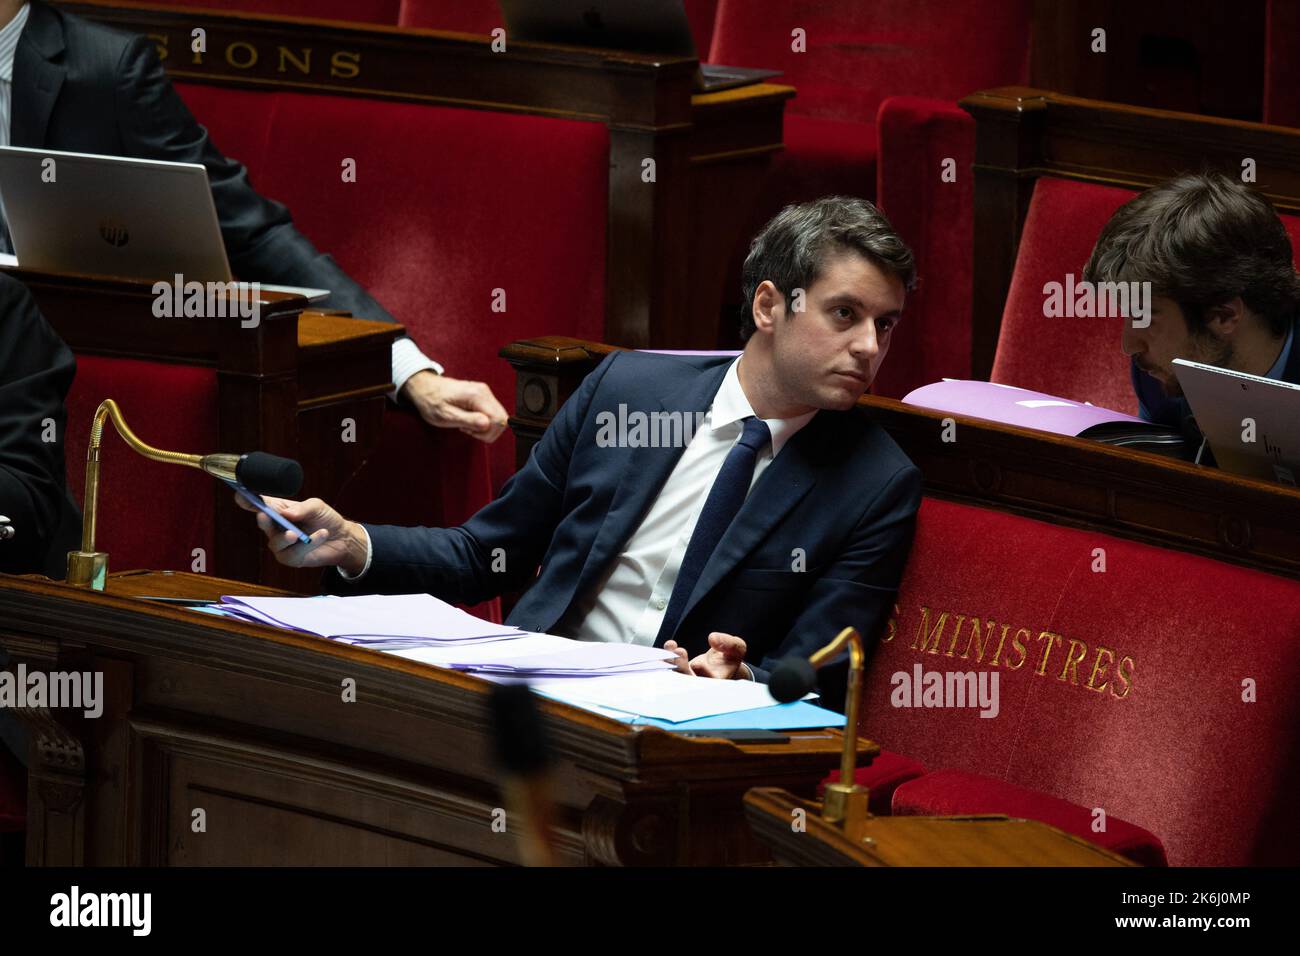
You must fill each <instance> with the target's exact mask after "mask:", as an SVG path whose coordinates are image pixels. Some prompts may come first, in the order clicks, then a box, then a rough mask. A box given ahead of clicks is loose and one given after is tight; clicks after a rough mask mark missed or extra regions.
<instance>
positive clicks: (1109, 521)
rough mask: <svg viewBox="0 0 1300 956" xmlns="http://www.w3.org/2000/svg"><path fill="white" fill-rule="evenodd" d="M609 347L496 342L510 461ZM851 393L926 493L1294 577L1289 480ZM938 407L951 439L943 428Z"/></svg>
mask: <svg viewBox="0 0 1300 956" xmlns="http://www.w3.org/2000/svg"><path fill="white" fill-rule="evenodd" d="M613 350H614V349H613V347H612V346H609V345H605V344H603V343H597V342H584V341H581V340H579V339H572V338H567V337H564V336H547V337H543V338H537V339H529V340H526V341H521V342H516V343H514V344H512V345H510V346H509V347H507V348H505V349H503V350H502V353H501V354H502V356H503V357H505V358H506V359H507V361H509V362H510V363H511V365H513V366H514V368H515V375H516V378H515V381H516V393H515V408H516V411H515V415H514V417H513V418H511V421H510V425H511V428H512V429H514V431H515V437H516V444H515V447H516V450H517V454H518V463H519V464H520V465H521V466H522V464H523V462H524V461H526V460H527V456H528V453H529V451H531V449H532V446H533V445H534V444H536V443H537V441H539V440H540V439H541V436H542V433H543V432H544V431H545V430H546V426H547V425H548V424H549V423H550V421H551V419H552V418H553V417H554V416H555V413H556V411H558V410H559V407H560V405H562V404H563V403H564V401H565V400H566V399H567V398H568V397H569V396H570V395H571V394H572V393H573V391H574V390H575V389H576V388H577V387H578V385H579V384H580V383H581V382H582V379H583V377H585V376H586V374H587V373H588V372H589V371H591V369H593V368H595V367H596V365H597V364H598V363H599V362H600V360H601V359H602V358H604V357H605V356H606V355H608V354H609V353H610V352H611V351H613ZM858 404H859V407H860V408H861V409H862V411H863V413H864V414H866V415H868V416H870V417H871V418H873V419H875V420H876V421H878V422H879V423H880V424H881V426H882V427H884V429H885V430H886V431H887V432H889V434H890V436H891V437H892V438H893V439H894V440H895V441H896V442H898V444H899V446H900V447H901V448H902V449H903V451H904V452H905V453H906V454H907V456H908V457H909V458H910V459H911V460H912V461H913V462H915V463H916V465H917V467H919V468H920V469H921V472H922V475H923V476H924V479H925V493H926V494H927V495H931V496H936V497H942V498H951V499H954V500H959V501H965V502H968V503H970V504H976V505H982V506H984V507H990V508H996V509H998V510H1002V511H1011V512H1015V513H1017V514H1023V515H1026V516H1028V517H1032V518H1040V519H1042V520H1045V521H1052V522H1055V523H1057V524H1066V525H1072V526H1075V527H1084V528H1095V529H1097V530H1100V531H1104V532H1106V533H1108V534H1114V535H1118V536H1119V537H1124V538H1131V539H1134V540H1139V541H1145V542H1147V543H1150V544H1155V545H1159V546H1162V547H1172V548H1178V549H1180V550H1184V551H1191V552H1194V553H1197V554H1202V555H1206V556H1208V557H1213V558H1217V559H1219V560H1222V561H1230V562H1232V563H1234V564H1241V565H1246V566H1248V567H1254V568H1258V569H1260V570H1264V571H1270V572H1272V573H1274V574H1281V575H1285V576H1287V577H1292V578H1300V489H1296V488H1290V487H1287V486H1285V485H1280V484H1269V483H1265V482H1261V481H1256V480H1254V479H1251V478H1243V477H1241V476H1239V475H1233V474H1230V473H1227V472H1224V471H1221V470H1219V469H1217V468H1206V467H1202V466H1199V465H1192V464H1188V463H1186V462H1182V461H1176V460H1174V459H1170V458H1164V457H1161V456H1159V455H1153V454H1148V453H1146V452H1140V451H1133V450H1130V449H1127V448H1118V447H1115V446H1113V445H1105V444H1102V443H1100V442H1093V441H1088V440H1086V439H1081V438H1067V437H1065V436H1062V435H1052V434H1049V433H1047V432H1039V431H1033V430H1032V429H1027V428H1017V427H1015V426H1011V425H1001V424H997V423H995V422H986V421H981V420H979V419H975V418H967V417H965V416H960V415H948V414H945V413H943V412H936V411H931V410H929V409H924V408H918V407H916V406H912V405H906V404H904V403H902V402H899V401H896V400H894V399H889V398H880V397H877V396H874V395H866V396H863V398H862V399H861V400H860V401H859V403H858ZM948 418H951V419H952V420H953V421H954V422H955V423H956V428H957V432H956V434H957V435H958V436H959V440H957V441H945V440H944V438H943V434H944V425H943V423H944V420H945V419H948Z"/></svg>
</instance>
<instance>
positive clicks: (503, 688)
mask: <svg viewBox="0 0 1300 956" xmlns="http://www.w3.org/2000/svg"><path fill="white" fill-rule="evenodd" d="M488 708H489V709H490V710H491V712H492V736H493V739H494V742H495V745H496V755H497V763H498V764H500V766H501V769H502V770H504V771H505V772H506V773H507V774H509V775H511V776H519V777H527V776H531V775H532V774H535V773H537V772H539V771H541V770H542V769H544V768H545V767H546V764H547V762H548V760H549V748H548V746H547V742H546V731H545V729H544V726H543V724H542V715H541V714H540V713H538V711H537V701H536V698H535V697H534V696H533V692H532V691H531V690H529V689H528V685H527V684H497V685H496V686H494V687H493V688H492V693H491V695H490V697H489V700H488Z"/></svg>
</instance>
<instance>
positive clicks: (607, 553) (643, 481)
mask: <svg viewBox="0 0 1300 956" xmlns="http://www.w3.org/2000/svg"><path fill="white" fill-rule="evenodd" d="M727 368H728V365H726V364H723V365H720V366H716V367H714V368H709V369H706V370H705V371H703V372H701V373H700V374H699V375H697V376H696V377H695V379H694V381H692V382H691V383H690V385H688V386H687V387H686V388H685V389H681V390H679V391H677V392H674V393H671V394H670V395H662V394H661V395H657V396H655V397H654V398H653V399H652V401H651V402H650V403H647V405H646V407H645V408H644V409H636V410H637V411H642V410H644V411H646V412H655V411H670V412H681V413H684V414H690V415H694V414H696V413H697V412H705V411H708V409H709V406H711V405H712V404H713V397H714V396H715V395H716V394H717V393H718V388H719V387H720V386H721V385H722V379H723V376H725V375H726V372H727ZM683 451H685V447H684V446H683V447H680V448H647V447H642V448H634V449H631V450H630V452H629V454H628V456H627V464H626V467H624V469H623V474H622V476H621V477H620V478H619V483H618V487H617V488H616V489H615V490H614V496H613V498H612V499H611V500H610V505H609V510H608V511H607V512H606V513H605V520H604V521H603V522H602V523H601V526H600V530H599V531H598V532H597V533H596V537H595V539H594V541H593V542H592V547H591V551H590V552H588V554H587V561H586V563H585V564H584V565H583V568H582V573H581V574H580V575H579V576H578V581H577V582H576V583H575V585H576V586H575V588H574V592H573V594H571V595H569V599H568V601H566V602H565V607H566V608H567V606H568V604H569V603H571V602H572V600H573V596H574V594H584V593H586V591H587V589H589V588H590V587H592V586H593V585H594V584H595V582H596V579H597V578H598V577H599V576H600V574H601V572H602V571H604V570H605V569H606V568H607V567H608V566H609V562H610V561H611V560H612V559H613V558H614V557H615V556H616V555H617V554H618V553H619V551H620V550H621V549H622V548H623V546H624V545H625V544H626V543H627V541H628V539H629V538H630V537H631V536H632V534H633V533H634V532H635V531H636V529H637V527H638V526H639V525H640V524H641V521H642V519H643V518H644V517H645V515H646V512H647V511H649V510H650V505H651V503H652V502H653V501H654V500H655V498H656V496H658V494H659V490H660V489H661V488H663V486H664V482H666V481H667V480H668V476H669V475H670V474H672V470H673V468H674V467H675V466H676V464H677V462H678V461H679V460H680V459H681V457H682V452H683Z"/></svg>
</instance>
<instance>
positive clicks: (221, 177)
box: [117, 37, 395, 322]
mask: <svg viewBox="0 0 1300 956" xmlns="http://www.w3.org/2000/svg"><path fill="white" fill-rule="evenodd" d="M117 77H118V79H117V115H118V129H119V135H120V136H121V138H122V143H121V149H122V153H123V154H124V155H127V156H134V157H138V158H142V159H161V160H168V161H170V162H179V163H202V164H203V165H204V166H206V167H207V170H208V180H209V182H210V183H211V185H212V199H213V202H214V203H215V204H216V207H217V217H218V218H219V219H220V220H221V234H222V237H223V238H224V240H225V244H226V254H227V256H228V257H229V259H230V268H231V271H232V272H234V274H235V276H236V277H237V278H240V279H243V280H245V281H248V282H252V281H258V282H267V283H275V284H278V285H296V286H308V287H312V288H319V289H329V290H330V292H331V295H330V297H329V299H327V300H325V301H324V302H323V303H321V306H322V307H325V308H333V309H345V310H347V311H349V312H351V313H352V314H353V315H355V316H357V317H358V318H362V319H375V320H379V321H383V322H393V321H395V320H394V319H393V317H392V316H391V315H389V314H388V312H386V311H385V310H384V308H383V307H382V306H380V305H379V303H378V302H376V301H375V300H374V299H373V298H371V296H370V295H369V294H368V293H367V292H366V291H365V289H363V288H361V286H360V285H358V284H357V283H356V282H354V281H353V280H352V279H351V278H350V277H349V276H348V275H347V273H345V272H344V271H343V270H342V269H340V268H339V266H338V263H336V262H335V261H334V259H333V258H331V257H330V256H329V255H326V254H325V253H322V252H319V251H318V250H317V249H316V247H315V246H313V245H312V244H311V242H309V241H308V240H307V238H306V237H305V236H303V235H302V233H300V232H298V230H297V229H295V228H294V225H293V220H292V218H291V216H290V215H289V210H288V209H286V208H285V207H284V206H283V205H281V204H280V203H278V202H273V201H272V200H269V199H266V198H264V197H263V196H260V195H258V193H257V191H256V190H254V189H253V186H252V184H251V183H250V182H249V181H248V171H247V170H246V169H244V167H243V166H242V165H241V164H240V163H237V162H235V161H234V160H232V159H227V158H226V157H225V156H223V155H221V153H220V152H218V151H217V148H216V147H215V146H214V145H213V144H212V141H211V139H210V138H209V137H208V133H207V130H205V129H204V128H203V127H202V126H200V125H199V124H198V122H197V121H196V120H195V119H194V117H193V115H192V114H191V113H190V111H189V109H188V108H187V107H186V106H185V104H184V103H183V102H182V101H181V98H180V97H179V96H178V95H177V93H176V91H175V90H174V89H173V88H172V84H171V81H170V80H169V79H167V76H166V74H165V73H164V71H163V66H162V63H161V61H160V60H159V59H158V54H157V53H156V52H155V50H154V46H153V42H152V41H151V40H149V39H148V38H146V37H137V38H135V39H134V40H133V41H132V42H131V43H130V44H128V45H127V47H126V49H125V50H124V51H123V54H122V60H121V62H120V63H119V64H118V70H117Z"/></svg>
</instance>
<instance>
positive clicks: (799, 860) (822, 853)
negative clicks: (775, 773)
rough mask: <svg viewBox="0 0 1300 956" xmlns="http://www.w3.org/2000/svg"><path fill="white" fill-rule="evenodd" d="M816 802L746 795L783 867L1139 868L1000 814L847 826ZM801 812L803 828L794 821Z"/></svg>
mask: <svg viewBox="0 0 1300 956" xmlns="http://www.w3.org/2000/svg"><path fill="white" fill-rule="evenodd" d="M820 813H821V806H820V804H818V803H816V802H813V801H806V800H800V799H799V798H797V797H795V796H794V795H793V794H790V793H787V792H786V791H784V790H780V789H777V788H775V787H761V788H756V789H754V790H751V791H749V793H747V794H746V795H745V816H746V817H748V819H749V824H750V826H751V827H753V829H754V832H755V833H757V834H758V837H759V839H761V840H762V841H763V842H764V843H766V844H767V845H768V846H769V847H771V849H772V855H773V856H774V857H776V860H777V862H778V863H784V864H786V865H788V866H1090V867H1091V866H1136V865H1137V864H1135V863H1133V862H1132V861H1131V860H1126V859H1124V857H1122V856H1118V855H1117V854H1114V853H1111V852H1110V851H1109V850H1104V849H1102V848H1101V847H1099V846H1097V845H1095V844H1092V843H1089V842H1088V841H1086V840H1081V839H1079V838H1078V837H1075V836H1071V835H1070V834H1068V833H1065V832H1063V831H1061V830H1058V829H1056V828H1055V827H1052V826H1048V825H1047V824H1046V823H1039V822H1038V821H1037V820H1017V819H1011V818H1009V817H1003V816H978V817H869V818H867V820H865V821H864V822H863V823H862V824H861V825H860V826H857V827H854V828H852V829H851V830H848V831H846V830H844V829H841V828H840V827H838V826H835V825H834V824H831V823H827V822H826V821H825V820H823V819H822V818H821V816H820ZM799 814H801V815H802V819H803V821H804V829H802V830H795V829H794V828H793V827H792V826H791V821H792V820H794V819H795V818H796V815H799Z"/></svg>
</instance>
